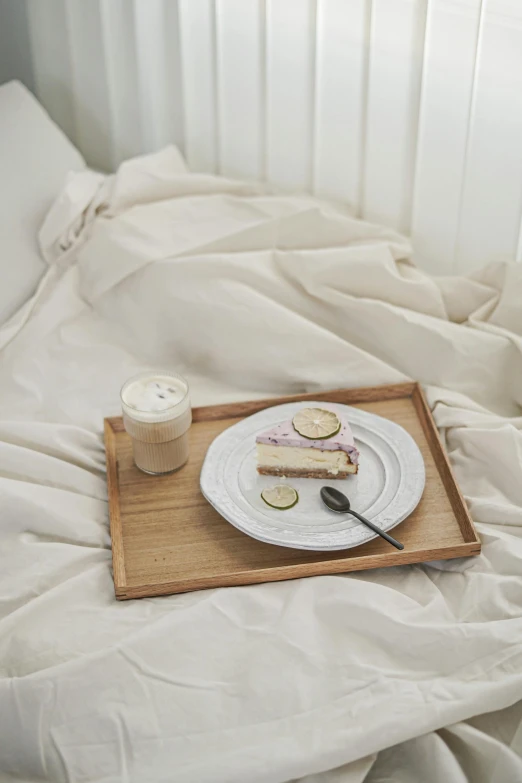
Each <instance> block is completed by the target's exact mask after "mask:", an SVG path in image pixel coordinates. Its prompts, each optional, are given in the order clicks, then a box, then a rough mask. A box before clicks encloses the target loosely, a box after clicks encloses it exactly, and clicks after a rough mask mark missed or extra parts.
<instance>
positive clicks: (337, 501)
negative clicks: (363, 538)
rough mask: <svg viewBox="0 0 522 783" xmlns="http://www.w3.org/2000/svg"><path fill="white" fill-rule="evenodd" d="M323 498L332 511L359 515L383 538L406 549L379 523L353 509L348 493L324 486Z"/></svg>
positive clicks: (359, 517) (362, 520)
mask: <svg viewBox="0 0 522 783" xmlns="http://www.w3.org/2000/svg"><path fill="white" fill-rule="evenodd" d="M321 498H322V501H323V503H324V504H325V506H327V508H329V509H330V511H336V512H337V513H338V514H352V515H353V516H354V517H357V519H358V520H359V522H363V523H364V524H365V525H367V526H368V527H369V528H370V529H371V530H373V532H374V533H377V534H378V535H379V536H381V538H385V539H386V541H388V543H390V544H393V546H395V547H397V549H404V544H401V543H400V542H399V541H396V540H395V538H392V537H391V536H389V535H388V533H385V532H384V530H381V529H380V528H379V527H377V525H374V524H373V522H370V520H369V519H365V518H364V517H362V516H361V515H360V514H358V513H357V511H353V510H352V509H351V508H350V501H349V500H348V498H347V497H346V495H343V493H342V492H340V491H339V490H338V489H334V488H333V487H323V488H322V489H321Z"/></svg>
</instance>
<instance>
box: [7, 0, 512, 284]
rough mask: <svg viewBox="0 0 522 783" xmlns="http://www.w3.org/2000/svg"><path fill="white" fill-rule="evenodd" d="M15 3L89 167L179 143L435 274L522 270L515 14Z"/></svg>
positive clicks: (203, 164)
mask: <svg viewBox="0 0 522 783" xmlns="http://www.w3.org/2000/svg"><path fill="white" fill-rule="evenodd" d="M20 2H26V5H27V11H28V19H29V30H30V36H31V42H32V50H31V52H30V53H29V54H30V56H31V58H32V63H33V67H34V76H35V83H36V85H37V93H38V97H39V98H40V100H41V101H42V103H43V104H44V105H45V106H46V107H47V109H48V110H49V112H50V114H51V115H52V116H53V118H54V119H55V120H56V121H57V122H58V123H59V124H60V125H61V126H62V127H63V128H64V130H65V132H66V133H67V134H68V135H69V136H70V137H71V139H72V140H73V141H74V142H75V143H76V144H77V145H78V146H79V147H80V149H81V151H82V152H83V154H84V155H85V156H86V158H87V160H88V162H89V163H90V164H91V165H92V166H95V167H98V168H101V169H105V170H113V169H114V168H115V167H116V166H117V165H118V164H119V163H120V162H121V161H122V160H124V159H125V158H127V157H129V156H131V155H135V154H139V153H142V152H148V151H152V150H155V149H158V148H159V147H161V146H163V145H164V144H167V143H169V142H173V143H175V144H178V145H179V146H180V147H181V149H182V150H183V152H184V153H185V155H186V157H187V160H188V162H189V165H190V166H191V167H192V168H193V169H194V170H197V171H209V172H217V173H222V174H225V175H227V176H236V177H244V178H249V179H266V180H268V181H269V182H271V183H273V184H275V185H277V186H280V187H283V188H287V189H290V190H310V191H312V192H314V193H316V194H318V195H321V196H325V197H328V198H332V199H335V200H340V201H342V202H345V203H346V204H348V205H349V206H350V207H351V208H353V209H354V210H355V212H356V213H357V214H359V215H361V216H362V217H365V218H368V219H371V220H376V221H379V222H382V223H385V224H387V225H390V226H393V227H395V228H398V229H400V230H402V231H405V232H407V233H411V235H412V238H413V243H414V252H415V258H416V260H417V262H418V263H419V264H420V265H421V266H424V267H425V268H427V269H429V270H430V271H432V272H435V273H439V274H450V273H452V272H457V271H458V272H466V271H469V270H471V269H473V268H476V267H479V266H481V265H483V264H484V263H486V262H488V261H491V260H496V259H499V258H511V259H515V258H518V260H522V141H521V139H522V5H521V3H520V0H89V2H86V1H85V0H20ZM0 23H1V20H0Z"/></svg>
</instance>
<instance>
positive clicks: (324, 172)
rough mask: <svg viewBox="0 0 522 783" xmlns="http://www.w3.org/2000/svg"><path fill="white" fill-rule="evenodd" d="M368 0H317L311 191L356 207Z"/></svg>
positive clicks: (358, 183)
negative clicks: (313, 159) (313, 165)
mask: <svg viewBox="0 0 522 783" xmlns="http://www.w3.org/2000/svg"><path fill="white" fill-rule="evenodd" d="M370 10H371V0H318V5H317V75H316V102H315V156H314V157H315V176H314V182H315V193H316V194H317V195H318V196H325V197H327V198H334V199H338V200H340V201H345V202H347V203H348V204H349V205H350V206H351V207H353V208H354V209H355V210H356V211H357V210H359V208H360V203H359V198H360V189H361V182H360V180H361V157H362V155H363V150H364V138H363V137H364V131H365V123H364V116H365V102H366V87H367V84H366V75H367V74H366V71H367V65H368V47H369V41H368V37H369V19H370V16H369V14H370Z"/></svg>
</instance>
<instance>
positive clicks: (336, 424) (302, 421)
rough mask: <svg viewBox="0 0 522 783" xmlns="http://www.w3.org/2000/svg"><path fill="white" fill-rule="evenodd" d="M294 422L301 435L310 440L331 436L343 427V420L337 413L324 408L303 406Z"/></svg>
mask: <svg viewBox="0 0 522 783" xmlns="http://www.w3.org/2000/svg"><path fill="white" fill-rule="evenodd" d="M292 424H293V425H294V429H295V430H297V432H298V433H299V435H302V436H303V438H309V439H310V440H325V439H326V438H331V437H332V435H337V433H338V432H339V430H340V429H341V422H340V421H339V418H338V417H337V416H336V415H335V413H333V411H325V410H324V409H323V408H303V409H302V410H300V411H299V413H296V414H295V416H294V418H293V419H292Z"/></svg>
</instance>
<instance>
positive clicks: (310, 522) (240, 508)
mask: <svg viewBox="0 0 522 783" xmlns="http://www.w3.org/2000/svg"><path fill="white" fill-rule="evenodd" d="M306 406H307V407H310V408H312V407H314V406H315V407H320V406H321V403H320V402H308V401H307V403H306ZM302 407H303V403H302V402H298V403H295V402H292V403H287V404H285V405H277V406H275V407H273V408H267V409H265V410H263V411H260V412H259V413H255V414H254V415H253V416H249V417H248V418H247V419H243V420H242V421H240V422H238V423H237V424H234V425H233V426H232V427H230V428H229V429H227V430H225V431H224V432H222V433H221V435H218V437H217V438H216V439H215V440H214V441H213V443H212V444H211V445H210V448H209V450H208V452H207V455H206V457H205V461H204V463H203V467H202V469H201V480H200V483H201V491H202V492H203V495H204V496H205V497H206V499H207V500H208V501H209V503H211V504H212V505H213V506H214V508H215V509H216V510H217V511H219V513H220V514H221V516H223V517H224V518H225V519H227V520H228V521H229V522H230V523H231V524H232V525H234V526H235V527H237V528H238V529H239V530H242V531H243V533H246V534H247V535H249V536H252V537H253V538H257V539H259V540H260V541H266V542H267V543H269V544H277V545H278V546H288V547H293V548H295V549H314V550H335V549H349V548H351V547H354V546H359V545H360V544H364V543H365V542H366V541H370V540H371V539H372V538H376V534H375V533H373V532H372V531H371V530H370V529H369V528H367V527H366V525H363V524H362V523H361V522H358V521H357V520H356V519H355V518H354V517H351V516H349V515H341V514H336V513H334V512H333V511H329V510H328V509H327V508H326V507H325V506H324V505H323V503H322V501H321V498H320V496H319V490H320V489H321V487H323V486H325V485H328V484H329V485H331V486H333V487H336V488H337V489H340V490H341V492H344V493H345V494H346V495H347V496H348V498H349V499H350V503H351V505H352V508H353V509H355V511H358V512H359V513H360V514H363V515H364V516H365V517H367V518H368V519H370V520H371V521H372V522H373V523H374V524H376V525H378V526H379V527H380V528H381V529H382V530H391V528H393V527H395V525H398V524H399V522H402V520H403V519H405V518H406V517H407V516H408V514H411V512H412V511H413V509H414V508H415V507H416V506H417V504H418V502H419V500H420V498H421V495H422V492H423V489H424V482H425V471H424V461H423V459H422V455H421V453H420V451H419V448H418V446H417V444H416V443H415V441H414V440H413V438H412V437H411V436H410V435H409V434H408V433H407V432H406V430H404V429H403V428H402V427H400V426H399V425H398V424H395V423H394V422H392V421H389V420H388V419H383V418H382V417H381V416H376V415H374V414H373V413H367V412H366V411H362V410H359V409H358V408H352V407H350V406H348V405H337V404H336V407H338V408H339V409H340V412H341V413H343V414H344V416H345V417H346V419H347V420H348V421H349V423H350V426H351V428H352V430H353V434H354V436H355V441H356V445H357V448H358V449H359V451H360V455H361V457H360V465H359V473H358V474H357V475H354V476H350V477H348V478H346V479H333V480H330V481H328V480H322V479H295V478H289V479H280V478H277V477H276V476H260V475H259V473H258V472H257V470H256V464H257V463H256V444H255V439H256V435H257V434H258V433H259V432H263V431H264V430H266V429H268V428H269V427H273V426H274V425H276V424H279V423H280V422H283V421H288V420H289V419H291V418H292V417H293V416H294V414H295V413H297V411H298V410H299V409H300V408H302ZM284 482H286V483H288V484H290V485H291V486H292V487H294V488H295V489H296V490H297V492H298V493H299V502H298V504H297V505H296V506H294V507H293V508H291V509H287V510H286V511H281V510H277V509H272V508H270V507H269V506H267V505H266V503H265V502H264V501H263V500H262V499H261V491H262V490H263V489H264V488H265V487H268V486H273V485H275V484H281V483H284Z"/></svg>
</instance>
